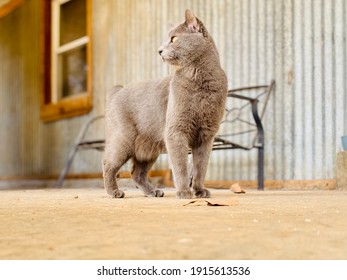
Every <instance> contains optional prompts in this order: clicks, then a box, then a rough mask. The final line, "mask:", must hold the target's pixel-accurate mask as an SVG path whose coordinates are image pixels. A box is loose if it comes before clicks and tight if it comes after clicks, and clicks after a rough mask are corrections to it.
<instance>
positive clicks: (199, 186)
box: [192, 140, 213, 197]
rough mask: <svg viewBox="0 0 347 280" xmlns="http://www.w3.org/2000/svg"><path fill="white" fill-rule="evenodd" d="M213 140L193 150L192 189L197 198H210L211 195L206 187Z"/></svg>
mask: <svg viewBox="0 0 347 280" xmlns="http://www.w3.org/2000/svg"><path fill="white" fill-rule="evenodd" d="M212 143H213V140H208V141H205V142H203V143H201V145H200V146H198V147H194V148H193V149H192V156H193V179H192V188H193V191H194V195H195V196H196V197H210V196H211V193H210V191H209V190H207V189H206V188H205V187H204V180H205V176H206V171H207V165H208V160H209V157H210V153H211V148H212Z"/></svg>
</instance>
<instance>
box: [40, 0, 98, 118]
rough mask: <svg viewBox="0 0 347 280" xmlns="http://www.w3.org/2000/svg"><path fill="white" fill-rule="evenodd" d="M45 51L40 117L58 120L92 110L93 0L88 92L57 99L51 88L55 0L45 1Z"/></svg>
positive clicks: (89, 6)
mask: <svg viewBox="0 0 347 280" xmlns="http://www.w3.org/2000/svg"><path fill="white" fill-rule="evenodd" d="M41 4H42V29H43V30H42V35H43V36H42V37H43V38H42V51H43V66H42V69H43V73H42V77H43V95H42V101H41V114H40V115H41V119H42V120H43V121H56V120H60V119H65V118H71V117H75V116H80V115H83V114H86V113H88V112H90V110H91V109H92V107H93V93H92V74H93V73H92V72H93V71H92V70H93V65H92V28H91V20H92V0H86V10H87V19H86V25H87V26H86V27H87V31H86V34H87V35H86V37H87V39H86V38H84V39H83V40H84V42H86V40H87V42H86V48H87V53H86V55H87V65H88V70H87V91H86V93H83V94H80V95H77V96H71V97H67V98H63V99H60V100H57V98H56V97H54V96H53V92H54V91H53V90H52V55H51V54H52V51H53V49H52V30H51V28H52V16H53V15H52V9H51V6H52V0H42V2H41Z"/></svg>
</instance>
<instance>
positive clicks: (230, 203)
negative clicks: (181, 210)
mask: <svg viewBox="0 0 347 280" xmlns="http://www.w3.org/2000/svg"><path fill="white" fill-rule="evenodd" d="M238 204H239V203H238V202H237V201H236V200H226V201H221V200H215V201H213V202H211V201H208V200H205V199H196V200H192V201H189V202H188V203H186V204H184V205H183V206H187V205H193V206H206V205H207V206H236V205H238Z"/></svg>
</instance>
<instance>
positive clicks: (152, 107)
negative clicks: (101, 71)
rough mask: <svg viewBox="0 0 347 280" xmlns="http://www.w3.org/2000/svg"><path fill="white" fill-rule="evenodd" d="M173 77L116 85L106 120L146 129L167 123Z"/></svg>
mask: <svg viewBox="0 0 347 280" xmlns="http://www.w3.org/2000/svg"><path fill="white" fill-rule="evenodd" d="M170 81H171V77H170V76H169V77H165V78H161V79H157V80H150V81H143V82H139V83H133V84H129V85H128V86H126V87H123V88H120V87H115V88H114V89H113V90H112V91H111V92H110V93H109V95H108V98H107V104H106V122H108V123H118V124H121V125H122V126H123V125H127V126H136V127H137V129H139V130H143V131H146V130H148V129H150V128H151V127H152V126H156V125H157V126H158V125H162V124H163V123H165V112H166V108H167V103H168V95H169V86H170Z"/></svg>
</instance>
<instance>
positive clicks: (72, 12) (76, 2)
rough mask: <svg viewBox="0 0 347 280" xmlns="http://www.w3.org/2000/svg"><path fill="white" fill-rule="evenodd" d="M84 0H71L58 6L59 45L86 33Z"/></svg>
mask: <svg viewBox="0 0 347 280" xmlns="http://www.w3.org/2000/svg"><path fill="white" fill-rule="evenodd" d="M86 30H87V28H86V1H85V0H73V1H69V2H66V3H64V4H62V5H61V6H60V45H61V46H62V45H64V44H66V43H69V42H71V41H74V40H76V39H79V38H81V37H83V36H85V35H86Z"/></svg>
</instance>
